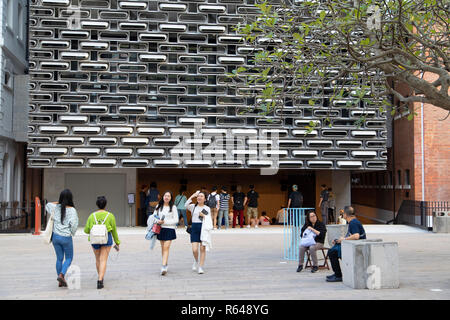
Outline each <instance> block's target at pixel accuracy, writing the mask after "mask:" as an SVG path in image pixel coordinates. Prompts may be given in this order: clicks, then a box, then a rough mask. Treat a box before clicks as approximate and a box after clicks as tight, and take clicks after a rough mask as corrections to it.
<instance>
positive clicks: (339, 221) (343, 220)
mask: <svg viewBox="0 0 450 320" xmlns="http://www.w3.org/2000/svg"><path fill="white" fill-rule="evenodd" d="M337 224H347V221H346V220H345V219H344V210H342V209H341V210H339V217H338V219H337Z"/></svg>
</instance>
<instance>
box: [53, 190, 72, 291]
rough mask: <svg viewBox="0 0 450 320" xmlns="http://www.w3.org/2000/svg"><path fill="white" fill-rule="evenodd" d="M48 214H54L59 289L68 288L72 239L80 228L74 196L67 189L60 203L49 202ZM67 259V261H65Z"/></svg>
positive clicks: (54, 240) (62, 194) (61, 195)
mask: <svg viewBox="0 0 450 320" xmlns="http://www.w3.org/2000/svg"><path fill="white" fill-rule="evenodd" d="M45 209H46V211H47V212H48V213H50V214H53V220H54V223H53V234H52V243H53V247H54V248H55V253H56V274H57V275H58V278H57V279H56V280H57V281H58V287H67V282H66V280H65V279H64V276H65V275H66V273H67V270H68V269H69V267H70V264H71V263H72V259H73V241H72V237H73V236H75V232H76V231H77V228H78V214H77V210H75V208H74V205H73V196H72V192H70V190H68V189H66V190H63V191H62V192H61V194H60V195H59V201H58V202H49V203H47V205H46V206H45ZM64 257H65V260H64Z"/></svg>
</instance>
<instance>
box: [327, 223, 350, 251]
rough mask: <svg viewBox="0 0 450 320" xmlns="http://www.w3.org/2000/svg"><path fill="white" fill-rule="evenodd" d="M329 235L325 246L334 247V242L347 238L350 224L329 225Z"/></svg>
mask: <svg viewBox="0 0 450 320" xmlns="http://www.w3.org/2000/svg"><path fill="white" fill-rule="evenodd" d="M326 227H327V234H326V235H325V242H324V246H325V247H326V248H331V247H333V244H332V242H333V240H334V239H339V238H341V237H345V235H346V234H347V231H348V224H327V225H326Z"/></svg>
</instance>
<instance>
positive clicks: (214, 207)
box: [206, 186, 220, 229]
mask: <svg viewBox="0 0 450 320" xmlns="http://www.w3.org/2000/svg"><path fill="white" fill-rule="evenodd" d="M207 199H208V200H207V202H206V205H207V206H208V207H209V208H210V209H211V219H212V221H213V226H214V229H217V214H218V213H219V208H220V196H219V195H218V194H217V187H216V186H214V187H213V188H212V192H211V193H210V194H209V195H208V198H207Z"/></svg>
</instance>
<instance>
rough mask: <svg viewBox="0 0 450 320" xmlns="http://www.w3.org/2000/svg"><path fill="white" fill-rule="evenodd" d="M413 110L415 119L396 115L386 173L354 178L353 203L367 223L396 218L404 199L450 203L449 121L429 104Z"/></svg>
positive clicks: (406, 114) (367, 174)
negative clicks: (395, 214)
mask: <svg viewBox="0 0 450 320" xmlns="http://www.w3.org/2000/svg"><path fill="white" fill-rule="evenodd" d="M429 80H430V81H432V79H429ZM414 111H415V112H416V115H415V117H414V118H413V119H412V120H408V113H404V114H396V115H395V116H394V119H393V121H392V131H391V132H392V136H391V137H392V138H391V139H392V140H391V141H392V144H391V147H390V148H388V155H387V156H388V166H387V170H386V171H384V172H374V173H365V174H358V173H354V174H353V175H352V203H354V205H355V206H356V207H357V210H358V211H359V212H360V213H361V215H362V216H361V218H362V219H363V220H364V219H366V220H367V221H366V222H386V221H389V220H391V219H393V217H394V212H395V213H397V212H398V211H399V209H400V207H401V205H402V203H403V204H404V205H405V203H404V201H405V200H412V201H416V203H418V202H420V201H435V202H444V201H445V202H447V203H448V201H450V117H448V112H447V111H445V110H443V109H441V108H437V107H435V106H433V105H430V104H422V103H415V104H414ZM388 145H389V143H388ZM409 203H411V202H409ZM415 205H416V204H415ZM417 205H420V204H417ZM416 214H417V213H416ZM429 214H431V211H430V212H428V215H429Z"/></svg>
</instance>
